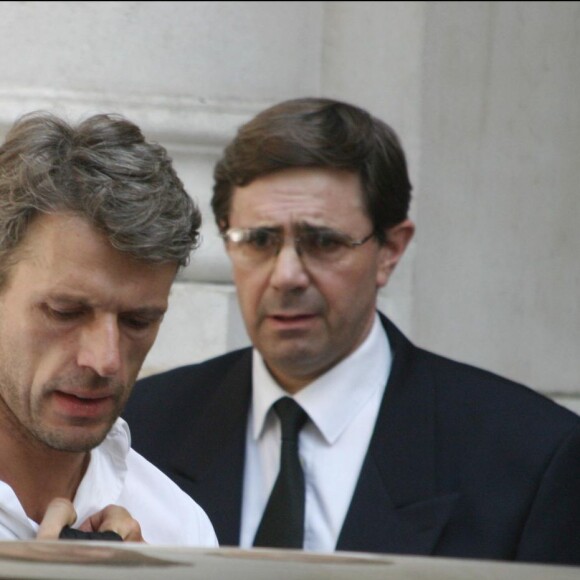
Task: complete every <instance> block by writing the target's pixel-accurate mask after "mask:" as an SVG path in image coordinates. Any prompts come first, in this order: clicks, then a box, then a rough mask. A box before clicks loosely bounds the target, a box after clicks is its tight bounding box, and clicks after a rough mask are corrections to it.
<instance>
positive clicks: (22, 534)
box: [0, 419, 217, 547]
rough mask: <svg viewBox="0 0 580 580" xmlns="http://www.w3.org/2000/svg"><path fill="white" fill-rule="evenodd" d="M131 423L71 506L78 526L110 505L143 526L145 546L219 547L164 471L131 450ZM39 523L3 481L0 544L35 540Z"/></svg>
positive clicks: (104, 447)
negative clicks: (126, 512) (29, 514)
mask: <svg viewBox="0 0 580 580" xmlns="http://www.w3.org/2000/svg"><path fill="white" fill-rule="evenodd" d="M130 445H131V438H130V434H129V428H128V426H127V423H126V422H125V421H124V420H123V419H117V421H116V423H115V424H114V425H113V427H112V429H111V431H110V432H109V434H108V435H107V437H106V438H105V440H104V441H103V442H102V443H101V444H100V445H99V446H98V447H96V448H95V449H93V450H92V451H91V460H90V463H89V466H88V468H87V471H86V473H85V475H84V477H83V479H82V481H81V483H80V485H79V488H78V490H77V493H76V495H75V498H74V501H73V504H74V507H75V510H76V512H77V516H78V518H77V521H76V522H75V524H73V527H78V526H79V525H80V524H81V523H82V522H83V521H84V520H85V519H86V518H88V517H89V516H91V515H93V514H94V513H96V512H97V511H100V510H101V509H103V508H104V507H106V506H107V505H109V504H115V505H119V506H122V507H124V508H125V509H127V510H128V511H129V513H130V514H131V515H132V516H133V517H134V518H135V519H136V520H137V521H138V522H139V524H140V525H141V532H142V534H143V538H144V539H145V541H146V542H148V543H151V544H171V545H183V546H207V547H215V546H217V538H216V535H215V532H214V530H213V526H212V525H211V523H210V521H209V519H208V517H207V515H206V514H205V512H204V511H203V510H202V509H201V508H200V507H199V506H198V505H197V504H196V503H195V502H194V501H193V500H192V499H191V498H190V497H189V496H188V495H187V494H185V493H184V492H183V491H181V489H180V488H179V487H178V486H177V485H176V484H174V483H173V482H172V481H171V480H170V479H169V478H168V477H166V476H165V475H164V474H163V473H161V471H159V470H158V469H157V468H156V467H154V466H153V465H152V464H151V463H149V462H148V461H147V460H146V459H144V458H143V457H142V456H141V455H139V454H138V453H137V452H136V451H134V450H133V449H131V448H130ZM37 532H38V524H37V523H36V522H34V521H33V520H31V519H30V518H29V517H28V516H27V515H26V513H25V512H24V509H23V507H22V505H21V504H20V501H19V500H18V498H17V497H16V494H15V493H14V491H13V490H12V488H11V487H10V486H9V485H8V484H7V483H5V482H3V481H0V540H31V539H33V538H35V537H36V533H37Z"/></svg>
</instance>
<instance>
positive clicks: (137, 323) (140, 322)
mask: <svg viewBox="0 0 580 580" xmlns="http://www.w3.org/2000/svg"><path fill="white" fill-rule="evenodd" d="M122 320H123V323H124V324H125V326H128V327H129V328H133V329H135V330H145V329H146V328H149V327H150V326H152V325H153V324H154V323H155V321H154V320H150V319H148V318H133V317H130V316H128V317H126V318H123V319H122Z"/></svg>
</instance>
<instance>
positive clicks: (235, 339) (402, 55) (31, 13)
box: [0, 2, 580, 410]
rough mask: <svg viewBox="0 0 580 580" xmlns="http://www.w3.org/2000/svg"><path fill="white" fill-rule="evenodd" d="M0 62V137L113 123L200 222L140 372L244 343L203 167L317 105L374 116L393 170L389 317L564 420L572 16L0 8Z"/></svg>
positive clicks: (515, 11)
mask: <svg viewBox="0 0 580 580" xmlns="http://www.w3.org/2000/svg"><path fill="white" fill-rule="evenodd" d="M0 55H2V56H1V57H0V132H3V131H4V130H5V129H6V127H7V126H8V125H9V124H10V123H11V122H12V121H13V120H14V118H15V117H16V116H17V115H19V114H21V113H24V112H27V111H30V110H33V109H38V108H45V109H50V110H53V111H55V112H57V113H62V114H64V115H65V116H67V117H69V118H71V119H72V120H75V119H76V118H79V117H84V116H87V115H88V114H91V113H94V112H111V111H114V112H120V113H123V114H125V115H127V116H128V117H129V118H130V119H132V120H134V121H136V122H137V123H138V124H140V125H141V126H142V128H143V129H144V131H145V132H146V133H147V135H148V136H149V137H151V138H153V139H156V140H159V141H161V142H162V143H163V144H164V145H165V146H166V147H167V148H168V149H169V151H170V152H171V154H172V156H173V157H174V159H175V163H176V166H177V168H178V171H179V172H180V174H181V176H182V178H183V180H184V182H185V183H186V186H187V188H188V190H189V191H190V193H191V195H192V197H194V198H195V199H196V200H197V201H198V203H199V204H200V206H201V208H202V211H203V213H204V218H205V222H204V227H203V237H204V244H203V246H202V248H201V249H200V250H198V251H197V252H196V254H195V255H194V257H193V259H192V262H191V265H190V266H189V267H188V268H187V269H186V270H185V271H184V272H183V273H182V274H181V276H180V280H179V282H178V283H177V284H176V286H175V288H174V290H173V294H172V297H171V307H170V312H169V313H168V315H167V317H166V320H165V322H164V325H163V328H162V330H161V333H160V336H159V339H158V341H157V344H156V345H155V347H154V348H153V350H152V352H151V353H150V355H149V357H148V359H147V361H146V364H145V367H144V369H143V372H144V373H150V372H155V371H158V370H161V369H163V368H167V367H172V366H176V365H180V364H186V363H188V362H192V361H198V360H202V359H204V358H207V357H208V356H212V355H214V354H218V353H221V352H223V351H224V350H228V349H231V348H235V347H237V346H239V345H242V344H245V343H246V342H247V338H246V336H245V332H244V331H243V325H242V323H241V320H240V316H239V312H238V309H237V305H236V300H235V292H234V290H233V287H232V286H231V284H230V280H231V278H230V272H229V265H228V263H227V260H226V257H225V254H224V252H223V248H222V247H221V243H220V241H219V239H218V238H217V235H216V230H215V227H214V224H213V218H212V216H211V212H210V210H209V199H210V190H211V172H212V167H213V164H214V162H215V160H216V159H217V156H218V155H219V152H220V151H221V149H222V148H223V146H224V145H225V143H226V142H227V140H228V139H229V138H230V137H231V136H232V135H233V133H234V131H235V129H236V127H237V126H239V125H240V124H241V123H243V122H244V121H245V120H247V119H249V118H250V117H251V116H252V115H253V114H254V113H256V112H257V111H259V110H261V109H262V108H264V107H265V106H267V105H269V104H271V103H274V102H276V101H279V100H282V99H287V98H291V97H297V96H307V95H321V96H331V97H337V98H341V99H344V100H348V101H352V102H354V103H356V104H359V105H361V106H363V107H365V108H368V109H369V110H370V111H371V112H373V113H374V114H376V115H378V116H380V117H382V118H383V119H385V120H386V121H387V122H389V123H390V124H391V125H392V126H393V127H394V128H395V129H396V130H397V132H398V133H399V135H400V137H401V139H402V141H403V144H404V146H405V149H406V151H407V153H408V160H409V167H410V171H411V176H412V181H413V184H414V186H415V189H414V202H413V207H412V216H413V218H414V219H415V220H416V222H417V226H418V232H417V237H416V240H415V241H414V243H413V245H412V247H411V248H410V251H409V254H408V255H407V256H406V257H405V259H404V261H403V263H402V264H401V266H400V268H399V271H398V272H397V273H396V275H395V277H394V279H393V281H392V283H391V284H390V285H389V287H388V288H387V289H386V290H385V291H384V292H383V293H382V294H381V297H380V304H381V306H382V307H383V308H384V309H385V311H386V312H387V314H389V315H390V316H391V317H392V318H393V319H394V321H395V322H396V323H397V324H399V325H400V326H401V328H402V329H403V330H404V331H405V332H407V333H408V334H409V335H410V337H411V338H412V339H413V340H415V341H416V342H418V343H419V344H420V345H422V346H425V347H427V348H430V349H432V350H436V351H438V352H441V353H443V354H446V355H449V356H452V357H454V358H458V359H461V360H465V361H468V362H472V363H474V364H477V365H480V366H484V367H486V368H489V369H491V370H495V371H496V372H498V373H501V374H505V375H508V376H510V377H512V378H515V379H517V380H520V381H522V382H525V383H527V384H530V385H531V386H533V387H534V388H536V389H538V390H542V391H544V392H547V393H549V394H552V395H557V396H560V397H562V398H561V399H560V400H562V401H563V402H564V403H565V404H567V405H569V406H571V407H574V406H575V405H576V408H577V409H578V410H580V404H579V403H578V402H579V401H580V380H579V379H578V377H579V376H580V357H578V356H576V350H577V349H578V347H579V346H580V301H579V300H578V297H577V296H578V290H577V288H578V287H579V282H580V268H579V266H578V259H577V258H576V248H578V247H580V244H579V242H580V234H579V231H580V230H579V229H578V228H577V227H576V220H577V218H578V216H579V215H580V212H579V210H580V201H579V200H580V196H579V195H578V193H577V191H576V189H577V184H578V182H579V181H580V179H579V178H580V169H579V165H580V164H579V163H578V153H577V152H578V150H580V147H579V146H580V126H579V125H580V100H579V99H578V94H579V93H580V67H579V66H578V62H580V3H578V2H569V3H568V2H534V3H531V2H472V3H455V2H0ZM564 396H565V398H563V397H564Z"/></svg>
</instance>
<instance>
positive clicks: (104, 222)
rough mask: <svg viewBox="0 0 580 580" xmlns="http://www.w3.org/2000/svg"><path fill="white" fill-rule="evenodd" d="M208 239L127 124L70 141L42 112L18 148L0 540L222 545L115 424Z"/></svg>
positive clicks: (3, 279)
mask: <svg viewBox="0 0 580 580" xmlns="http://www.w3.org/2000/svg"><path fill="white" fill-rule="evenodd" d="M200 223H201V217H200V213H199V210H198V208H197V207H196V206H195V204H194V203H193V201H192V200H191V198H190V197H189V196H188V194H187V193H186V191H185V190H184V187H183V184H182V183H181V181H180V179H179V178H178V176H177V175H176V173H175V171H174V169H173V167H172V163H171V160H170V159H169V157H168V155H167V152H166V150H165V149H164V148H163V147H161V146H160V145H158V144H154V143H150V142H147V141H146V140H145V138H144V136H143V135H142V133H141V131H140V129H139V128H138V127H137V126H135V125H134V124H132V123H130V122H129V121H127V120H125V119H123V118H122V117H120V116H115V115H95V116H93V117H90V118H88V119H87V120H85V121H83V122H81V123H80V124H78V125H77V126H71V125H69V124H68V123H66V122H65V121H63V120H61V119H59V118H58V117H56V116H54V115H52V114H50V113H44V112H37V113H32V114H29V115H25V116H24V117H22V118H21V119H19V120H18V121H17V122H16V123H15V124H14V126H13V127H12V128H11V129H10V131H9V132H8V134H7V136H6V140H5V143H4V144H3V145H2V147H0V539H23V540H26V539H32V538H35V537H38V538H39V539H55V538H58V537H59V536H60V537H71V536H70V535H67V534H73V535H74V534H76V535H77V536H79V535H82V533H86V534H90V536H89V535H88V536H83V537H99V534H101V533H104V532H114V533H116V534H117V536H115V539H119V537H120V539H124V540H129V541H148V542H151V543H162V544H184V545H202V546H215V545H216V537H215V534H214V531H213V527H212V525H211V523H210V522H209V519H208V518H207V516H206V515H205V513H204V512H203V510H202V509H201V508H200V507H199V506H198V505H197V504H196V503H195V502H194V501H193V500H192V499H190V498H189V497H188V496H187V495H186V494H185V493H183V492H182V491H181V490H180V489H179V488H178V487H177V486H176V485H175V484H174V483H173V482H171V481H170V480H169V479H168V478H167V477H166V476H165V475H163V474H162V473H161V472H160V471H158V470H157V469H156V468H155V467H153V466H152V465H151V464H150V463H148V462H147V461H146V460H145V459H143V458H142V457H141V456H140V455H138V454H137V453H136V452H135V451H133V450H132V449H131V448H130V435H129V430H128V428H127V425H126V423H125V422H124V421H123V420H122V419H120V418H119V415H120V413H121V411H122V409H123V407H124V405H125V403H126V401H127V398H128V397H129V394H130V392H131V389H132V387H133V384H134V382H135V380H136V378H137V375H138V372H139V370H140V368H141V365H142V363H143V360H144V359H145V356H146V355H147V353H148V351H149V349H150V348H151V346H152V345H153V342H154V340H155V338H156V335H157V332H158V329H159V325H160V323H161V320H162V318H163V315H164V312H165V311H166V309H167V301H168V295H169V290H170V288H171V285H172V283H173V280H174V278H175V275H176V273H177V270H178V268H179V267H180V266H183V265H185V264H186V263H187V261H188V258H189V255H190V252H191V250H192V249H193V248H194V247H196V245H197V244H198V241H199V227H200ZM71 529H72V532H71ZM63 530H64V532H63ZM106 537H107V538H109V537H110V536H106Z"/></svg>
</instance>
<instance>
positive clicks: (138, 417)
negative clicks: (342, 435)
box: [125, 317, 580, 564]
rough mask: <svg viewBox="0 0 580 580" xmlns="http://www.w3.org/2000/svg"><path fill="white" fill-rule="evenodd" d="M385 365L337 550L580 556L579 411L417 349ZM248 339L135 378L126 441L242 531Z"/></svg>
mask: <svg viewBox="0 0 580 580" xmlns="http://www.w3.org/2000/svg"><path fill="white" fill-rule="evenodd" d="M382 322H383V325H384V327H385V329H386V331H387V335H388V338H389V342H390V344H391V348H392V350H393V354H394V357H393V365H392V370H391V373H390V377H389V380H388V383H387V388H386V391H385V396H384V399H383V401H382V403H381V409H380V412H379V416H378V419H377V423H376V426H375V430H374V433H373V436H372V440H371V443H370V446H369V449H368V452H367V455H366V458H365V461H364V465H363V468H362V471H361V474H360V477H359V481H358V484H357V487H356V490H355V493H354V496H353V499H352V502H351V505H350V508H349V510H348V513H347V516H346V520H345V522H344V526H343V528H342V531H341V533H340V537H339V539H338V544H337V549H338V550H355V551H366V552H383V553H401V554H417V555H429V554H433V555H440V556H447V557H469V558H477V559H480V558H491V559H505V560H523V561H537V562H559V563H575V564H580V418H579V417H578V416H577V415H575V414H574V413H572V412H570V411H567V410H566V409H564V408H562V407H560V406H558V405H556V404H555V403H553V402H551V401H550V400H548V399H547V398H545V397H543V396H541V395H539V394H537V393H536V392H534V391H532V390H531V389H528V388H526V387H524V386H522V385H518V384H516V383H513V382H511V381H508V380H506V379H504V378H501V377H498V376H496V375H493V374H491V373H488V372H486V371H483V370H480V369H476V368H474V367H470V366H467V365H464V364H460V363H457V362H454V361H451V360H448V359H446V358H443V357H440V356H437V355H434V354H432V353H429V352H427V351H424V350H422V349H419V348H416V347H415V346H413V345H412V344H411V343H410V342H409V341H408V340H407V339H406V338H405V337H404V336H403V335H402V334H401V332H400V331H399V330H398V329H397V328H396V327H395V326H394V325H393V324H392V323H391V322H389V321H388V320H387V319H386V318H384V317H382ZM251 358H252V357H251V350H250V349H249V348H248V349H242V350H239V351H236V352H232V353H228V354H226V355H223V356H220V357H218V358H214V359H212V360H209V361H207V362H204V363H201V364H196V365H191V366H187V367H182V368H179V369H175V370H172V371H169V372H166V373H163V374H160V375H156V376H153V377H149V378H146V379H144V380H142V381H140V382H138V383H137V385H136V387H135V389H134V391H133V394H132V396H131V400H130V402H129V404H128V406H127V409H126V412H125V418H126V419H127V420H128V422H129V424H130V427H131V432H132V437H133V446H134V448H135V449H136V450H137V451H139V452H140V453H142V454H143V455H145V457H147V458H148V459H149V460H150V461H152V462H153V463H154V464H156V465H157V466H158V467H159V468H160V469H161V470H163V471H164V472H165V473H167V474H168V475H169V476H170V477H171V478H172V479H173V480H174V481H175V482H177V484H178V485H179V486H181V488H182V489H184V490H185V491H186V492H187V493H188V494H190V495H191V496H192V497H193V498H194V499H195V500H196V501H197V502H198V503H199V504H200V505H201V506H202V507H203V508H204V509H205V510H206V512H207V514H208V515H209V517H210V519H211V520H212V522H213V525H214V527H215V530H216V533H217V536H218V538H219V541H220V543H221V544H222V545H237V544H238V542H239V530H240V514H241V500H242V484H243V471H244V451H245V436H246V420H247V411H248V405H249V404H250V393H251V388H252V377H251Z"/></svg>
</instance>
